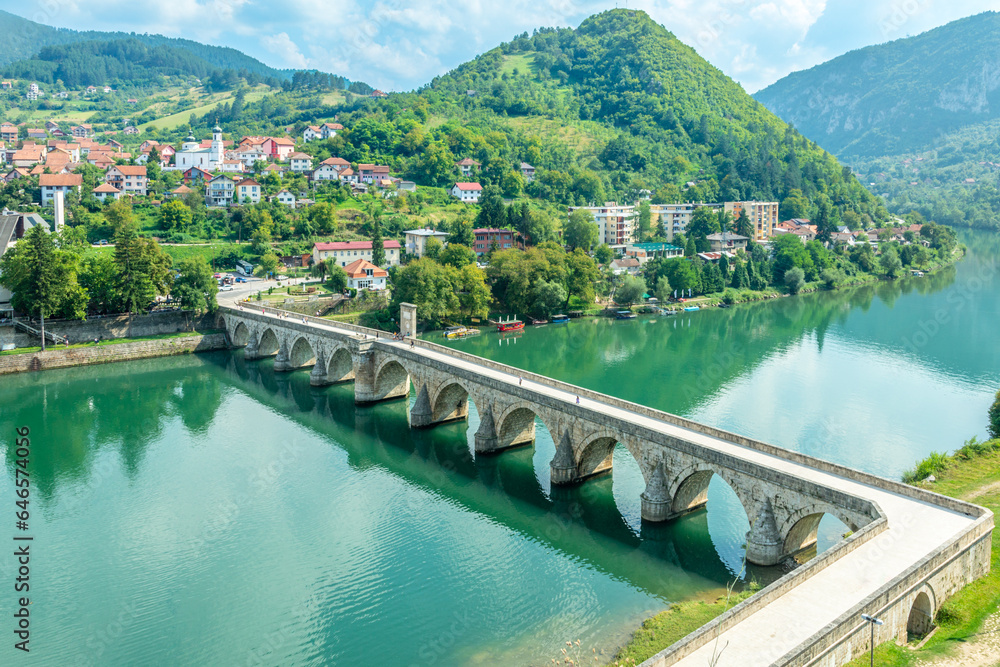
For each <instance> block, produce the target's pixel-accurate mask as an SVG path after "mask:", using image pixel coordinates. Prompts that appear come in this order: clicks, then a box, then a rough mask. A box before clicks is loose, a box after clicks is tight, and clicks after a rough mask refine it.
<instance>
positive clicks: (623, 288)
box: [615, 275, 646, 306]
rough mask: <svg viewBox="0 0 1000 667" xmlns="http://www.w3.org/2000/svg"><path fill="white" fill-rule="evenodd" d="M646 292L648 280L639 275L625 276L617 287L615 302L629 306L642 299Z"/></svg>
mask: <svg viewBox="0 0 1000 667" xmlns="http://www.w3.org/2000/svg"><path fill="white" fill-rule="evenodd" d="M645 293H646V281H645V280H643V279H642V278H639V277H637V276H629V275H626V276H623V277H622V279H621V282H620V283H619V284H618V287H617V289H615V303H619V304H621V305H623V306H629V305H631V304H633V303H636V302H637V301H641V300H642V296H643V295H644V294H645Z"/></svg>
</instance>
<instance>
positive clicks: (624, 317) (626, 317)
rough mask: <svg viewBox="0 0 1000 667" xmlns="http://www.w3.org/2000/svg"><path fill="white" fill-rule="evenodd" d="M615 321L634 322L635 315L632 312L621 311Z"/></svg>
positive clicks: (616, 315) (616, 314)
mask: <svg viewBox="0 0 1000 667" xmlns="http://www.w3.org/2000/svg"><path fill="white" fill-rule="evenodd" d="M615 319H616V320H634V319H635V313H633V312H632V311H631V310H619V311H618V312H617V313H615Z"/></svg>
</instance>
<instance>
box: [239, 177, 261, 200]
mask: <svg viewBox="0 0 1000 667" xmlns="http://www.w3.org/2000/svg"><path fill="white" fill-rule="evenodd" d="M236 201H238V202H239V203H241V204H259V203H260V183H258V182H257V181H255V180H253V179H252V178H247V179H244V180H242V181H240V182H239V183H237V184H236Z"/></svg>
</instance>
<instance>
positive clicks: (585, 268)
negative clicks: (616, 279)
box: [566, 246, 607, 303]
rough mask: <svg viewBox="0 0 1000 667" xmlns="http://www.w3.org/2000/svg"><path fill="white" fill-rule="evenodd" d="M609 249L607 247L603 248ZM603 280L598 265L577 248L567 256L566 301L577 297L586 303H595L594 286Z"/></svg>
mask: <svg viewBox="0 0 1000 667" xmlns="http://www.w3.org/2000/svg"><path fill="white" fill-rule="evenodd" d="M603 247H605V248H607V246H603ZM600 278H601V272H600V270H599V269H598V268H597V263H596V262H595V261H594V260H593V259H591V257H590V255H588V254H587V253H585V252H584V251H583V249H582V248H577V249H576V250H574V251H573V252H571V253H568V254H567V255H566V299H567V301H566V302H567V303H569V297H571V296H575V297H577V298H578V299H580V301H582V302H584V303H593V302H594V296H595V295H594V285H595V284H596V283H597V281H598V280H600Z"/></svg>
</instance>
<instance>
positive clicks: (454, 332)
mask: <svg viewBox="0 0 1000 667" xmlns="http://www.w3.org/2000/svg"><path fill="white" fill-rule="evenodd" d="M480 333H481V332H480V331H479V329H475V328H473V327H462V326H458V327H448V328H447V329H445V330H444V337H445V338H447V339H449V340H451V339H455V338H468V337H469V336H478V335H479V334H480Z"/></svg>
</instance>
